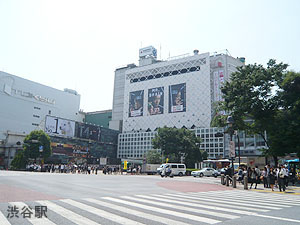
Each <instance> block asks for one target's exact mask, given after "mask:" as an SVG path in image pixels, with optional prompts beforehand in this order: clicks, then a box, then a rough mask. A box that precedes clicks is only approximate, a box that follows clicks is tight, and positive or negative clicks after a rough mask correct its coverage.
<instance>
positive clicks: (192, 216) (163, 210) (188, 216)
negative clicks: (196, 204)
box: [103, 196, 222, 224]
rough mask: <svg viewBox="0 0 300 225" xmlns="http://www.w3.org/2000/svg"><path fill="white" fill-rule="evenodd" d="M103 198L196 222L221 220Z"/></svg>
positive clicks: (218, 221) (214, 222)
mask: <svg viewBox="0 0 300 225" xmlns="http://www.w3.org/2000/svg"><path fill="white" fill-rule="evenodd" d="M122 197H123V196H122ZM124 198H125V196H124ZM103 199H106V200H109V201H113V202H118V203H122V204H125V205H130V206H134V207H138V208H142V209H146V210H150V211H154V212H158V213H162V214H168V215H171V216H176V217H181V218H185V219H189V220H195V221H197V222H204V223H208V224H216V223H220V222H222V221H220V220H215V219H210V218H205V217H200V216H195V215H191V214H186V213H182V212H177V211H173V210H168V209H162V208H157V207H153V206H148V205H144V204H140V203H136V202H130V201H126V200H121V199H117V198H112V197H103ZM127 199H129V198H127ZM129 200H130V199H129ZM134 200H135V199H134ZM160 205H161V204H160Z"/></svg>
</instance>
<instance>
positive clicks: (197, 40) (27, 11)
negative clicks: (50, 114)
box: [0, 0, 300, 112]
mask: <svg viewBox="0 0 300 225" xmlns="http://www.w3.org/2000/svg"><path fill="white" fill-rule="evenodd" d="M299 11H300V1H297V0H286V1H281V0H264V1H262V0H251V1H250V0H249V1H246V0H245V1H241V0H226V1H225V0H206V1H204V0H182V1H179V0H151V1H146V0H118V1H117V0H109V1H101V0H26V1H24V0H0V70H1V71H4V72H7V73H10V74H13V75H16V76H19V77H22V78H25V79H29V80H32V81H35V82H38V83H41V84H44V85H47V86H50V87H54V88H57V89H59V90H63V89H64V88H69V89H74V90H76V91H77V92H78V93H79V94H80V95H81V104H80V108H81V109H83V110H84V111H85V112H91V111H99V110H106V109H111V108H112V101H113V85H114V71H115V69H116V68H118V67H121V66H124V65H127V64H130V63H135V64H138V57H139V56H138V54H139V48H141V47H146V46H149V45H152V46H154V47H156V48H157V50H158V58H159V59H163V60H164V59H167V58H168V57H169V56H177V55H182V54H185V53H192V52H193V50H194V49H198V50H199V52H200V53H205V52H211V53H212V52H215V51H221V50H225V49H227V50H228V51H229V53H230V55H231V56H233V57H245V58H246V64H252V63H258V64H263V65H266V63H267V62H268V60H269V59H271V58H272V59H276V60H277V61H278V62H284V63H288V64H289V65H290V67H289V69H290V70H294V71H297V72H299V71H300V60H299V52H300V44H299V42H300V13H299Z"/></svg>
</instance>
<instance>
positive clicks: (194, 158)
mask: <svg viewBox="0 0 300 225" xmlns="http://www.w3.org/2000/svg"><path fill="white" fill-rule="evenodd" d="M200 142H201V140H200V138H199V137H196V135H195V133H194V132H193V131H190V130H187V129H184V128H181V129H177V128H168V127H164V128H159V129H158V134H157V135H156V137H155V138H154V139H153V140H152V144H153V147H154V148H155V149H161V151H162V152H163V154H164V155H165V156H166V157H169V156H171V155H172V154H173V155H174V156H175V159H176V160H177V162H180V159H181V157H182V156H184V158H185V163H186V164H187V165H188V166H193V164H194V163H195V162H199V161H201V160H202V155H201V151H200V148H199V146H200V145H199V144H200Z"/></svg>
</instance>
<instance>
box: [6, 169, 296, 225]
mask: <svg viewBox="0 0 300 225" xmlns="http://www.w3.org/2000/svg"><path fill="white" fill-rule="evenodd" d="M219 183H220V180H219V178H217V179H216V178H193V177H174V178H161V177H159V176H147V175H103V174H98V175H94V174H91V175H87V174H49V173H35V172H14V171H0V225H2V224H89V225H90V224H172V225H173V224H180V225H183V224H215V223H220V224H245V225H246V224H271V223H272V224H273V225H275V224H300V213H299V212H300V195H289V194H277V193H261V192H255V191H245V190H241V189H239V190H237V189H232V188H231V187H225V186H222V185H220V184H219ZM29 207H30V208H29ZM42 207H44V208H43V209H44V210H45V208H46V209H47V211H46V212H45V213H44V216H43V215H42V218H38V217H39V216H41V213H40V210H41V208H42ZM25 212H26V213H27V214H25ZM16 215H18V216H19V217H16ZM29 215H30V218H28V217H29ZM24 216H25V217H26V216H27V218H23V217H24ZM45 216H47V218H46V217H45Z"/></svg>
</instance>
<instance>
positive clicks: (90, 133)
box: [75, 123, 101, 141]
mask: <svg viewBox="0 0 300 225" xmlns="http://www.w3.org/2000/svg"><path fill="white" fill-rule="evenodd" d="M75 130H76V132H75V136H76V137H78V138H84V139H91V140H93V141H100V140H101V128H100V127H99V126H95V125H91V124H85V123H76V129H75Z"/></svg>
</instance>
